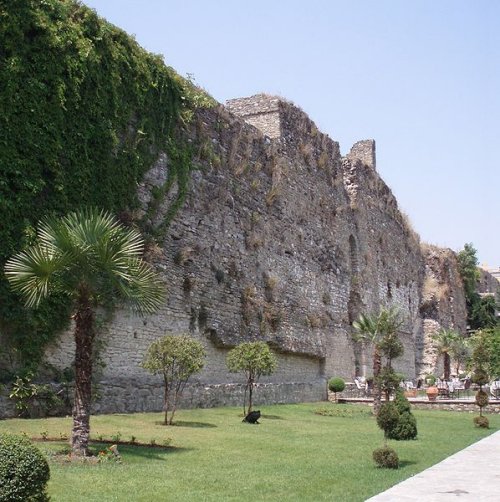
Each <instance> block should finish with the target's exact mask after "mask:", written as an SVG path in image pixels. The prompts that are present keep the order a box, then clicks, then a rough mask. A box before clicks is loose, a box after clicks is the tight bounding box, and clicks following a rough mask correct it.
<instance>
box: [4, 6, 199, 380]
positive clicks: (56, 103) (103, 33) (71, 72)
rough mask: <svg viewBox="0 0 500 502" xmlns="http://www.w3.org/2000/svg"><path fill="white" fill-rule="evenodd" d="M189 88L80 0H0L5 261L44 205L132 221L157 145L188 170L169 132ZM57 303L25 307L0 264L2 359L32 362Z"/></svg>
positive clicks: (58, 322)
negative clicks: (103, 212)
mask: <svg viewBox="0 0 500 502" xmlns="http://www.w3.org/2000/svg"><path fill="white" fill-rule="evenodd" d="M188 87H189V86H188V84H186V82H185V81H183V80H182V79H181V78H180V77H179V76H178V75H176V74H175V72H174V71H173V70H172V69H171V68H169V67H167V66H166V65H165V64H164V63H163V61H162V59H161V57H159V56H155V55H152V54H149V53H147V52H146V51H144V50H143V49H141V48H140V47H139V46H138V45H137V43H136V42H135V41H134V40H133V39H132V38H131V37H130V36H128V35H127V34H126V33H124V32H123V31H121V30H120V29H118V28H116V27H115V26H113V25H111V24H109V23H107V22H105V21H104V20H103V19H101V18H99V17H98V16H97V15H96V13H95V12H94V11H92V10H91V9H89V8H87V7H85V6H83V5H81V4H79V3H77V2H75V1H73V0H0V215H1V219H2V222H1V225H0V266H1V268H2V270H3V265H4V263H5V261H6V260H7V258H8V257H10V256H11V255H12V254H13V253H15V252H18V251H19V250H20V249H22V248H23V246H25V245H27V244H29V243H30V241H31V239H32V238H33V235H34V229H35V225H36V223H37V222H38V221H39V220H40V219H41V218H43V217H44V216H45V215H48V214H56V215H57V214H65V213H67V212H68V211H70V210H73V209H75V208H77V207H81V206H85V205H93V206H97V207H100V208H104V209H108V210H111V211H113V212H114V213H116V214H118V215H121V216H122V217H123V218H124V219H125V217H126V216H127V215H128V214H130V211H133V209H134V208H136V207H137V204H138V201H137V195H136V192H137V184H138V182H139V181H140V180H141V178H142V176H143V175H144V173H145V172H146V170H147V169H148V168H149V167H151V165H152V164H153V162H154V160H155V159H156V157H157V155H158V153H159V152H160V151H164V152H165V151H167V152H168V151H171V152H172V153H173V155H172V156H173V157H176V158H178V159H181V161H182V162H183V166H184V168H185V166H186V165H187V163H189V153H188V151H183V150H182V147H180V146H179V143H174V141H173V138H174V133H175V130H176V128H175V125H176V124H178V121H179V119H180V118H182V116H183V114H186V113H189V107H190V106H191V104H190V97H189V89H188ZM172 173H173V175H174V176H175V169H173V170H172ZM179 174H180V175H182V176H184V178H185V174H186V171H185V169H184V171H181V170H179ZM178 177H181V176H178ZM171 182H172V180H170V184H171ZM166 188H168V187H166ZM50 302H51V304H50V305H49V304H45V305H42V306H41V307H40V308H39V309H38V310H37V311H36V312H27V311H26V310H25V309H24V308H23V307H22V305H21V304H20V302H19V301H18V299H17V298H16V297H15V296H14V295H13V294H12V293H11V292H10V291H9V287H8V285H7V283H6V280H5V278H4V276H3V273H2V275H1V278H0V339H1V340H3V344H2V345H3V351H4V360H5V352H8V353H9V354H10V356H11V357H12V354H15V359H17V360H18V361H19V362H20V363H21V365H22V366H24V367H25V368H28V367H29V366H34V365H36V363H37V360H38V357H39V355H40V354H41V351H42V347H43V346H44V345H45V343H46V342H47V341H49V340H50V339H51V338H52V337H53V335H54V332H57V331H58V330H60V329H61V328H62V327H63V326H64V325H65V323H66V322H67V319H68V307H67V305H65V303H64V301H63V299H61V298H53V299H52V300H50ZM6 341H8V342H9V343H8V346H6V345H5V342H6ZM0 358H1V354H0ZM7 377H8V375H5V374H4V375H0V378H3V379H5V378H7Z"/></svg>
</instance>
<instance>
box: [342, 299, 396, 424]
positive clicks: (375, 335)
mask: <svg viewBox="0 0 500 502" xmlns="http://www.w3.org/2000/svg"><path fill="white" fill-rule="evenodd" d="M401 324H402V321H401V320H400V319H399V314H398V312H397V310H396V309H394V308H381V309H380V311H379V312H378V313H376V314H361V315H360V316H359V319H358V320H357V321H354V322H353V323H352V325H353V328H354V329H355V333H354V334H353V338H354V339H355V340H356V341H360V342H362V343H363V344H365V343H370V344H372V345H373V412H374V413H375V415H377V414H378V411H379V409H380V406H381V389H380V386H379V383H378V376H379V375H380V371H381V369H382V350H381V347H382V345H383V343H384V341H385V340H386V339H387V338H388V337H394V336H397V331H398V329H399V328H400V326H401Z"/></svg>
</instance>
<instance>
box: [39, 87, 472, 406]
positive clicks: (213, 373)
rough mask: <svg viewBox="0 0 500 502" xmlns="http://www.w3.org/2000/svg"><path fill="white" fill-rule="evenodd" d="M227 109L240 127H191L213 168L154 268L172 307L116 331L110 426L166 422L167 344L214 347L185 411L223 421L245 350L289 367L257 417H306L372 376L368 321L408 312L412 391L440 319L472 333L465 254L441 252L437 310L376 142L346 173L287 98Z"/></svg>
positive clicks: (204, 168) (263, 395)
mask: <svg viewBox="0 0 500 502" xmlns="http://www.w3.org/2000/svg"><path fill="white" fill-rule="evenodd" d="M228 108H229V110H230V111H231V112H232V113H229V112H228V111H227V110H226V109H225V108H224V107H222V106H220V107H217V108H213V109H210V110H203V111H201V112H200V113H199V114H198V116H197V117H196V121H195V123H193V124H192V126H191V127H190V131H189V134H190V136H191V137H190V140H191V141H192V142H193V144H197V145H198V144H199V145H203V148H200V156H199V159H197V163H198V164H199V165H200V166H201V169H200V170H199V171H196V172H195V173H194V174H193V176H192V179H191V182H190V190H189V195H188V197H187V200H186V202H185V204H184V207H183V208H182V209H181V210H180V211H179V213H178V214H177V215H176V218H175V219H174V221H173V222H172V224H171V226H170V229H169V233H168V235H167V236H166V238H165V240H164V242H163V243H161V246H160V248H158V249H157V250H155V252H154V253H150V258H151V259H152V260H153V261H154V262H155V264H156V266H157V267H158V268H159V269H160V270H162V273H163V275H164V278H165V283H166V285H167V287H168V298H167V301H166V303H165V305H164V306H163V307H162V309H161V310H160V311H159V312H158V313H157V314H155V315H152V316H149V317H147V318H144V319H142V318H138V317H134V316H132V315H131V314H129V313H127V312H118V313H117V315H116V316H115V318H114V320H113V321H112V322H111V323H110V324H109V325H108V327H107V330H106V333H104V334H103V336H102V337H101V339H102V343H103V346H102V349H101V353H100V356H101V359H102V361H103V362H104V363H105V366H104V367H103V368H102V369H100V373H99V375H100V376H99V379H100V392H101V393H102V396H103V397H102V399H101V400H100V401H99V402H97V403H96V405H95V410H96V411H99V412H110V411H136V410H137V411H138V410H141V411H142V410H159V409H161V382H160V380H159V379H155V378H152V377H150V376H149V375H147V374H146V372H145V371H144V370H142V369H141V368H140V362H141V360H142V358H143V355H144V353H145V351H146V349H147V347H148V345H149V344H150V343H151V342H152V341H153V340H155V339H156V338H158V337H160V336H162V335H164V334H167V333H174V334H175V333H190V334H191V335H192V336H195V337H197V338H198V339H199V340H201V341H202V343H203V344H204V346H205V349H206V351H207V354H208V356H207V360H206V364H205V368H204V369H203V371H202V372H201V373H200V374H199V375H197V376H196V378H194V379H193V382H192V384H191V386H190V387H189V389H188V390H187V391H186V395H185V397H184V399H183V404H184V405H186V406H210V405H216V404H226V403H227V404H229V403H231V404H237V403H239V401H240V399H241V389H242V386H241V384H242V383H243V380H242V378H241V376H240V375H232V374H230V373H228V371H227V369H226V365H225V357H226V355H227V351H228V350H229V348H231V347H233V346H235V345H236V344H237V343H239V342H241V341H248V340H264V341H266V342H268V343H269V344H270V345H271V346H272V347H273V348H274V349H275V350H276V351H277V353H278V359H279V361H278V370H277V372H276V373H275V374H274V375H272V376H271V377H268V378H267V379H263V380H262V383H263V385H262V386H261V388H259V390H258V392H257V393H256V400H257V402H295V401H299V400H311V399H319V398H324V397H325V396H326V390H325V389H326V379H327V378H329V377H331V376H333V375H335V376H342V377H344V378H345V379H347V380H351V379H352V377H353V376H354V375H355V374H356V373H358V374H359V373H363V372H364V373H367V374H370V370H369V361H370V358H369V356H368V355H365V358H364V359H363V357H362V356H363V355H362V354H361V353H360V350H359V348H358V347H356V346H355V344H354V343H353V341H352V338H351V330H352V328H351V325H352V321H353V320H355V319H356V318H357V317H358V316H359V314H360V313H361V312H369V311H375V310H377V309H378V308H379V307H380V306H383V305H395V306H397V307H398V308H399V310H400V311H401V313H402V315H403V317H404V319H405V324H404V327H403V332H402V339H403V343H404V346H405V354H404V356H403V357H402V358H401V359H399V360H397V361H396V364H395V366H396V369H397V370H398V371H401V372H403V373H405V375H406V376H407V378H414V377H416V376H417V375H418V374H420V373H422V371H424V370H425V371H427V370H428V369H429V368H431V367H433V366H432V365H435V362H434V361H433V360H428V359H429V357H430V358H431V359H432V357H434V356H432V357H431V356H429V357H427V355H426V352H425V338H424V337H425V336H427V335H426V333H427V332H426V329H427V328H426V326H428V325H429V326H430V325H431V324H432V323H430V322H428V320H431V321H432V322H434V323H437V324H438V325H439V326H445V327H450V326H456V327H458V328H460V329H462V327H464V320H463V315H464V312H463V306H464V304H463V293H461V290H460V288H461V286H460V281H459V279H457V276H456V270H455V268H453V267H455V265H449V264H448V261H449V262H450V263H452V261H453V258H452V254H451V253H450V257H449V259H448V258H447V260H448V261H447V262H446V264H445V263H443V262H442V261H440V260H439V259H437V258H436V259H434V258H432V257H433V256H434V255H432V253H431V255H432V256H431V258H432V259H431V263H430V264H429V263H428V265H427V274H428V275H429V274H434V275H435V276H436V277H437V279H436V280H438V282H439V281H442V283H443V285H444V284H446V288H448V289H447V293H446V294H445V295H442V297H439V298H436V299H434V297H432V298H429V299H427V297H426V299H424V303H423V304H422V295H423V285H424V276H425V274H426V264H425V263H426V261H425V260H426V256H427V259H428V260H429V256H428V255H424V253H422V251H421V248H420V243H419V239H418V236H417V235H416V234H415V232H414V231H413V230H412V229H411V227H410V226H409V224H408V223H407V221H406V219H405V217H404V215H403V214H401V212H400V211H399V209H398V205H397V201H396V199H395V197H394V196H393V194H392V192H391V190H390V189H389V187H388V186H387V185H386V184H385V183H384V181H383V180H382V179H381V178H380V176H379V175H378V173H377V172H376V170H375V165H376V160H375V144H374V142H373V141H372V140H367V141H362V142H359V143H357V144H356V145H355V146H354V147H353V149H352V150H351V153H350V154H349V155H348V156H347V157H346V158H342V157H341V155H340V150H339V145H338V143H337V142H335V141H333V140H331V139H330V138H329V137H328V136H326V135H324V134H322V133H321V132H320V131H318V129H317V128H316V126H315V125H314V123H313V122H312V121H311V120H310V119H309V118H308V117H307V116H306V115H305V114H304V113H303V112H302V111H301V110H300V109H299V108H297V107H295V106H294V105H292V104H290V103H288V102H285V101H283V100H281V99H279V98H276V97H272V96H266V95H258V96H255V97H252V98H243V99H239V100H232V101H231V102H230V103H229V104H228ZM238 114H239V115H241V117H242V118H239V117H237V116H236V115H238ZM245 121H246V122H245ZM247 122H248V123H247ZM259 128H261V129H262V130H259ZM202 150H203V154H202ZM207 152H208V153H207ZM167 173H168V158H167V157H166V156H165V155H161V156H160V158H159V160H158V162H157V163H156V164H155V166H153V167H152V169H151V171H150V172H149V173H148V175H147V176H146V177H145V180H144V183H143V184H142V185H141V187H139V193H140V196H141V200H142V202H143V203H144V205H146V204H147V202H148V200H149V198H150V190H151V188H152V187H153V186H157V185H159V184H161V183H162V182H163V181H164V180H165V179H166V176H167ZM167 208H168V204H164V205H163V206H162V207H161V208H160V211H159V213H158V214H157V215H156V216H155V217H154V218H153V221H151V224H152V225H157V224H159V223H160V222H161V220H162V218H163V217H164V216H165V212H166V210H167ZM446 253H448V252H446ZM446 253H445V254H446ZM446 256H448V254H446ZM445 261H446V260H445ZM440 274H441V275H440ZM448 283H450V284H448ZM443 288H444V286H443ZM461 295H462V296H461ZM433 302H434V303H433ZM422 305H424V310H423V311H422ZM427 305H429V306H427ZM434 308H435V310H436V312H434V310H433V309H434ZM461 316H462V317H461ZM426 323H427V324H426ZM429 329H431V328H430V327H429ZM72 357H73V343H72V341H71V336H70V334H66V335H64V336H63V337H61V340H60V342H59V343H58V345H57V346H53V347H50V348H49V349H48V350H47V354H46V358H47V360H48V361H49V362H50V363H52V364H54V365H56V366H58V367H65V366H68V365H69V364H70V363H71V360H72ZM363 361H368V367H367V366H366V365H365V367H363Z"/></svg>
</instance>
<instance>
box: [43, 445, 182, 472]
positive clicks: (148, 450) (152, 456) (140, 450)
mask: <svg viewBox="0 0 500 502" xmlns="http://www.w3.org/2000/svg"><path fill="white" fill-rule="evenodd" d="M108 449H109V444H108V443H98V442H92V445H91V446H90V448H89V450H90V453H91V456H90V457H89V461H88V462H81V463H80V465H82V466H88V465H98V462H97V456H98V454H99V452H101V451H107V450H108ZM191 450H192V448H181V447H177V446H159V445H154V446H153V445H131V444H120V443H118V452H119V453H120V455H122V456H123V455H124V456H125V457H134V458H146V459H149V460H162V461H163V460H166V457H167V456H170V455H174V454H177V453H184V452H187V451H191ZM70 454H71V448H70V447H69V446H67V445H64V446H63V445H61V448H60V449H57V450H53V451H51V452H50V453H49V454H48V455H49V458H51V459H52V460H53V461H55V462H57V463H60V464H67V465H77V463H76V462H75V461H70V460H69V455H70Z"/></svg>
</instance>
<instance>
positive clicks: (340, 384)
mask: <svg viewBox="0 0 500 502" xmlns="http://www.w3.org/2000/svg"><path fill="white" fill-rule="evenodd" d="M328 389H329V390H330V391H332V392H333V393H334V394H335V402H337V392H342V391H343V390H344V389H345V382H344V380H342V378H339V377H333V378H330V380H328Z"/></svg>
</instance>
